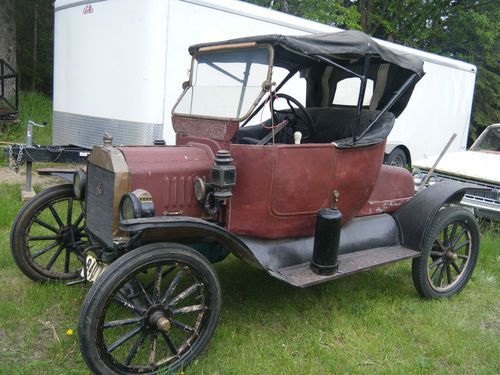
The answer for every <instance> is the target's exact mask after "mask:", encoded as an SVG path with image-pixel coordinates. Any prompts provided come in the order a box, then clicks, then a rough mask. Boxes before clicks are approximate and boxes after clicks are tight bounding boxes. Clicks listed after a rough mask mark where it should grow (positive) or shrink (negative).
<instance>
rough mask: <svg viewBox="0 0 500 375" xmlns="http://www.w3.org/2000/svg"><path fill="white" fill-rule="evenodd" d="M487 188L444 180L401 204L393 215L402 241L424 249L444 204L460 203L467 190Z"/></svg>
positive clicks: (412, 246)
mask: <svg viewBox="0 0 500 375" xmlns="http://www.w3.org/2000/svg"><path fill="white" fill-rule="evenodd" d="M470 190H485V189H483V188H481V187H479V186H477V185H473V184H464V183H460V182H455V181H443V182H440V183H437V184H435V185H432V186H429V187H428V188H426V189H424V190H423V191H421V192H420V193H418V194H417V195H415V196H414V197H413V198H412V199H411V200H409V201H408V202H407V203H405V204H404V205H402V206H401V208H399V209H398V210H397V211H396V212H395V213H394V214H393V217H394V219H395V220H396V222H397V223H398V225H399V229H400V233H401V243H402V244H403V245H404V246H405V247H408V248H410V249H413V250H416V251H422V244H423V241H424V239H425V237H426V235H427V233H428V231H429V227H430V225H431V223H432V221H433V220H434V218H435V217H436V215H437V213H438V211H439V210H440V208H441V207H443V205H444V204H447V203H460V201H461V200H462V197H463V196H464V194H465V192H466V191H470Z"/></svg>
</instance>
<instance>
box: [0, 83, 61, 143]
mask: <svg viewBox="0 0 500 375" xmlns="http://www.w3.org/2000/svg"><path fill="white" fill-rule="evenodd" d="M19 120H20V122H19V124H18V125H15V126H11V127H10V128H9V133H8V136H7V138H6V139H1V140H2V141H9V142H18V143H25V142H26V124H27V123H28V120H32V121H34V122H35V123H37V124H40V125H43V124H44V123H45V124H46V126H45V127H44V128H39V127H35V129H34V130H33V141H34V143H35V144H43V145H50V144H51V143H52V142H51V129H52V100H51V98H50V97H48V96H47V95H44V94H42V93H40V92H36V91H22V92H21V93H20V95H19Z"/></svg>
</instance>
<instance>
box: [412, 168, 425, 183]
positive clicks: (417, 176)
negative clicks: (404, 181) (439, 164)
mask: <svg viewBox="0 0 500 375" xmlns="http://www.w3.org/2000/svg"><path fill="white" fill-rule="evenodd" d="M424 177H425V176H424V174H423V173H422V172H420V171H414V172H413V182H414V183H415V185H417V186H418V185H420V184H421V183H422V181H423V180H424Z"/></svg>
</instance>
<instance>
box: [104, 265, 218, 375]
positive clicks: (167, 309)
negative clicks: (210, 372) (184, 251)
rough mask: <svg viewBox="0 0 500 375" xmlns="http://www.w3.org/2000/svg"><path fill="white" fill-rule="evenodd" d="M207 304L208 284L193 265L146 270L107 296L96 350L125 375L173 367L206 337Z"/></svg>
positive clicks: (154, 266)
mask: <svg viewBox="0 0 500 375" xmlns="http://www.w3.org/2000/svg"><path fill="white" fill-rule="evenodd" d="M209 302H210V298H209V294H208V291H207V287H206V284H205V283H204V282H203V281H202V280H201V278H200V276H199V274H198V273H197V271H196V269H195V268H194V267H193V266H192V265H188V264H185V263H179V262H174V261H162V262H155V263H152V264H149V265H147V266H143V267H141V268H140V269H138V270H137V271H135V272H134V273H132V274H130V275H129V276H128V277H127V279H126V280H124V281H123V282H122V283H121V284H120V285H119V286H117V287H116V288H114V290H113V291H112V292H111V294H109V295H108V298H107V302H106V305H105V306H104V307H103V310H102V312H101V314H100V316H99V319H98V326H97V331H98V335H97V349H98V350H99V351H100V352H101V355H102V358H103V360H104V361H105V362H107V364H108V366H110V367H111V368H114V369H116V370H118V371H121V372H127V373H149V372H152V371H155V370H157V369H159V368H160V367H167V368H169V367H172V366H175V365H176V364H178V363H179V362H180V361H182V360H183V358H184V357H185V356H186V355H187V354H188V353H190V352H191V351H192V348H193V346H194V345H196V342H197V340H199V339H200V337H201V336H202V334H203V332H204V328H205V325H206V324H205V323H206V321H207V316H208V312H209V310H210V306H209Z"/></svg>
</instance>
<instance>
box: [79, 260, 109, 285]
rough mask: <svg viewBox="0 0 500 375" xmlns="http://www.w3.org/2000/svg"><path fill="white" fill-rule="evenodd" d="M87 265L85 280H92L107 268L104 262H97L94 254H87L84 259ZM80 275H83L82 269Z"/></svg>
mask: <svg viewBox="0 0 500 375" xmlns="http://www.w3.org/2000/svg"><path fill="white" fill-rule="evenodd" d="M85 264H86V266H87V281H90V282H94V281H96V280H97V278H98V277H99V276H100V275H101V274H102V273H103V272H104V271H105V270H106V268H108V266H107V265H106V264H104V263H101V262H98V261H97V259H96V258H95V256H94V255H91V254H88V255H87V257H86V259H85ZM82 277H85V275H84V271H83V270H82Z"/></svg>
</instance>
